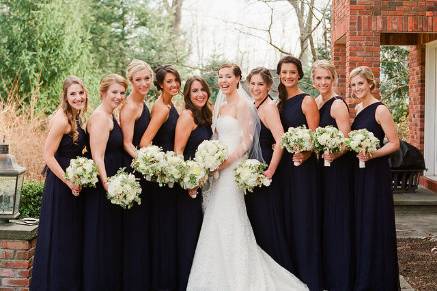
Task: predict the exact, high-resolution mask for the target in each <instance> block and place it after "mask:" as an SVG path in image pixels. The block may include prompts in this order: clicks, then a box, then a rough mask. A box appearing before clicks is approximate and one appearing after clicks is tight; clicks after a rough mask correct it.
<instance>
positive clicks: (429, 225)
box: [393, 188, 437, 291]
mask: <svg viewBox="0 0 437 291" xmlns="http://www.w3.org/2000/svg"><path fill="white" fill-rule="evenodd" d="M393 198H394V204H395V212H396V233H397V236H398V238H423V237H427V236H430V235H432V236H435V237H437V193H434V192H431V191H428V190H426V189H423V188H419V189H418V190H417V191H416V192H415V193H401V194H394V197H393ZM400 281H401V289H402V290H403V291H414V289H413V288H412V287H411V286H410V285H409V284H408V282H407V281H406V280H405V278H404V277H403V276H400Z"/></svg>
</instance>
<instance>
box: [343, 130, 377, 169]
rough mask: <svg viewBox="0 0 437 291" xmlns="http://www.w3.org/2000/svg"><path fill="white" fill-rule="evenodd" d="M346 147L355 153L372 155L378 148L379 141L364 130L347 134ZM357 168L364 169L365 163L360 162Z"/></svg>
mask: <svg viewBox="0 0 437 291" xmlns="http://www.w3.org/2000/svg"><path fill="white" fill-rule="evenodd" d="M346 145H347V146H348V147H349V148H350V149H351V150H353V151H354V152H356V153H365V154H372V153H373V152H375V151H376V150H377V149H378V148H379V147H380V144H379V139H377V138H376V137H375V136H374V135H373V133H372V132H370V131H368V130H367V129H365V128H363V129H358V130H352V131H351V132H349V138H347V139H346ZM359 166H360V168H365V167H366V163H365V162H364V161H361V160H360V162H359Z"/></svg>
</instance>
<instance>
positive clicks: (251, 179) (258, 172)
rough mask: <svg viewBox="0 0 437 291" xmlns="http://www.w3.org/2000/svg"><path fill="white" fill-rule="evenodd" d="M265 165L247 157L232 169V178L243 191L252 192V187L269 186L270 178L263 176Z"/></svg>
mask: <svg viewBox="0 0 437 291" xmlns="http://www.w3.org/2000/svg"><path fill="white" fill-rule="evenodd" d="M266 168H267V165H266V164H264V163H261V162H260V161H258V160H255V159H247V160H244V161H242V162H240V163H239V164H238V166H237V167H236V168H235V169H234V178H235V182H236V183H237V185H238V187H239V188H240V189H241V190H243V191H244V193H247V191H249V192H253V188H255V187H259V186H262V185H264V186H270V183H271V182H272V180H271V179H269V178H267V177H266V176H264V171H265V169H266Z"/></svg>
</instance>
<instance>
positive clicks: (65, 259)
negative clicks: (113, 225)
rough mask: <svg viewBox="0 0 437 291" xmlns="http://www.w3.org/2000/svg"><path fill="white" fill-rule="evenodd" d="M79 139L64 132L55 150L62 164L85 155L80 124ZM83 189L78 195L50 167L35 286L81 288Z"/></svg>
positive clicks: (35, 287) (35, 290)
mask: <svg viewBox="0 0 437 291" xmlns="http://www.w3.org/2000/svg"><path fill="white" fill-rule="evenodd" d="M77 130H78V133H79V135H78V139H77V140H76V142H73V137H72V136H71V134H64V136H63V137H62V139H61V142H60V144H59V147H58V150H57V151H56V153H55V159H56V160H57V161H58V163H59V165H60V166H61V168H62V169H63V170H64V171H65V169H66V168H67V167H68V166H69V165H70V160H71V159H74V158H76V157H77V156H82V151H83V149H84V147H85V144H86V134H85V131H84V130H83V129H82V128H81V127H80V126H79V124H78V127H77ZM83 192H84V191H82V192H81V193H80V196H78V197H75V196H73V194H72V193H71V189H70V188H69V187H68V186H67V185H66V184H64V183H63V182H62V181H61V180H60V179H59V178H58V177H56V176H55V174H53V173H52V171H50V169H49V170H48V171H47V177H46V180H45V184H44V193H43V201H42V207H41V215H40V222H39V229H38V240H37V244H36V251H35V259H34V263H33V270H32V282H31V290H34V291H38V290H41V291H51V290H53V291H55V290H71V291H73V290H81V281H82V233H83V230H82V218H83Z"/></svg>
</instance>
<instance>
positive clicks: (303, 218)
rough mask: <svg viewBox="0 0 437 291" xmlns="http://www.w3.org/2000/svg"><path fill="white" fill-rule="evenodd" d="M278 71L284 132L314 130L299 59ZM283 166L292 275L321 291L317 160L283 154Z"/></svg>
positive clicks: (315, 114) (314, 114)
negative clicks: (303, 127) (299, 129)
mask: <svg viewBox="0 0 437 291" xmlns="http://www.w3.org/2000/svg"><path fill="white" fill-rule="evenodd" d="M276 72H277V74H278V75H279V78H280V83H279V86H278V90H279V104H278V107H279V112H280V116H281V121H282V125H283V127H284V130H287V129H288V128H289V127H297V126H301V125H305V126H306V127H307V128H309V129H311V130H315V129H316V128H317V126H318V125H319V110H318V109H317V104H316V102H315V101H314V99H313V98H312V97H311V96H310V95H308V94H307V93H304V92H303V91H302V90H301V89H300V88H299V85H298V82H299V80H300V79H302V77H303V70H302V64H301V62H300V60H299V59H297V58H295V57H292V56H285V57H283V58H282V59H281V60H280V61H279V63H278V66H277V70H276ZM294 163H297V164H300V165H299V166H295V165H294ZM281 164H282V165H281V168H282V169H281V171H282V177H281V179H282V181H281V182H282V185H281V186H282V187H283V205H284V213H285V231H286V235H287V241H288V246H289V249H290V250H291V256H292V263H293V268H294V270H293V273H294V274H295V275H296V276H297V277H298V278H299V279H301V280H302V281H303V282H304V283H306V284H307V286H308V287H309V289H310V290H321V289H322V282H321V279H322V278H321V276H322V274H321V255H322V254H321V251H320V249H321V195H320V193H319V192H320V189H319V186H318V185H319V180H318V171H317V159H316V157H315V155H314V154H313V153H312V152H302V153H295V154H294V155H290V154H289V153H288V152H286V151H284V155H283V157H282V160H281Z"/></svg>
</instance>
